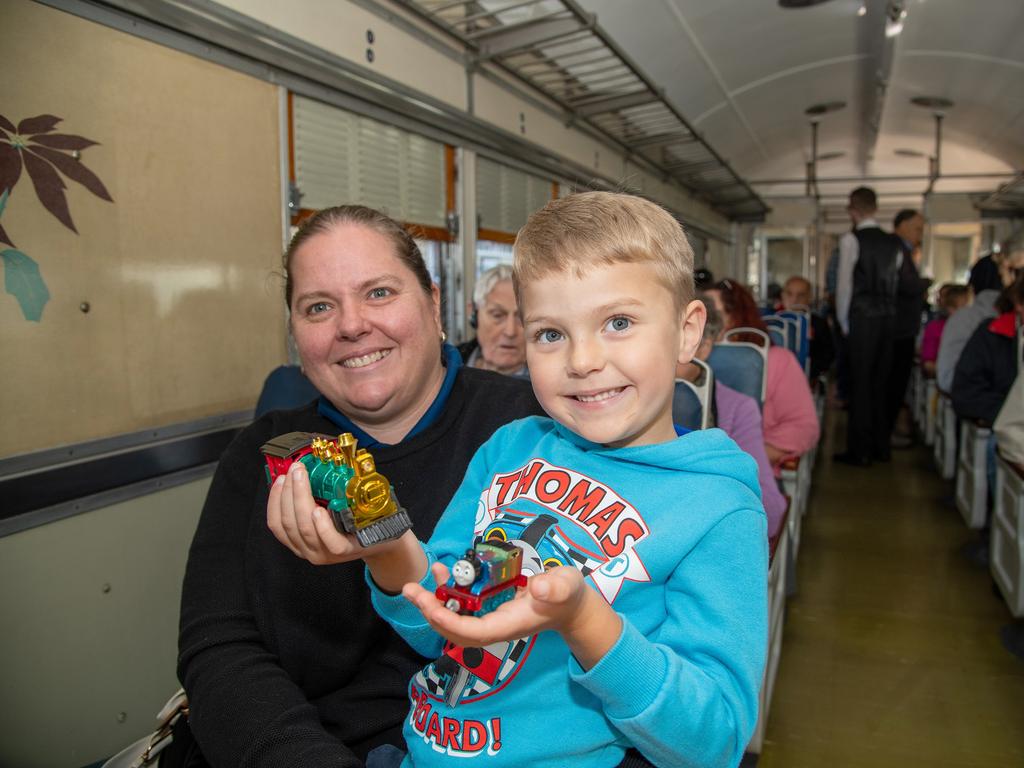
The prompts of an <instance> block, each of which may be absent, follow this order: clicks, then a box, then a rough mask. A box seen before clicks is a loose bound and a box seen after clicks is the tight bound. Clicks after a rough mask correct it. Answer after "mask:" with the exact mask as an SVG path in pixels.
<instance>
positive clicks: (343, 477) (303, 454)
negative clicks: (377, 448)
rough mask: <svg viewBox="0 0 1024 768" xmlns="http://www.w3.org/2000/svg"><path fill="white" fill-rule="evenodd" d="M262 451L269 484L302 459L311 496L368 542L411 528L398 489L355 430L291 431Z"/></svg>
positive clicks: (342, 526) (337, 525)
mask: <svg viewBox="0 0 1024 768" xmlns="http://www.w3.org/2000/svg"><path fill="white" fill-rule="evenodd" d="M260 450H261V451H262V452H263V455H264V458H266V461H267V467H266V470H267V482H268V483H270V484H273V482H274V481H275V480H276V479H277V478H278V477H280V476H281V475H283V474H285V473H286V472H287V471H288V467H290V466H291V465H292V464H294V463H295V462H300V463H301V464H303V465H304V466H305V467H306V474H307V475H309V487H310V490H312V492H313V499H314V500H315V501H316V503H317V504H319V505H320V506H321V507H324V508H325V509H327V511H328V512H330V513H331V519H332V520H333V521H334V527H335V528H337V529H338V530H339V531H340V532H342V533H352V534H355V537H356V539H358V541H359V543H360V544H362V545H363V546H364V547H368V546H370V545H372V544H377V543H379V542H381V541H387V540H388V539H397V538H398V537H399V536H401V535H402V534H403V533H405V532H406V531H407V530H409V528H411V527H412V523H410V522H409V515H408V513H406V511H405V509H404V508H403V507H402V506H401V505H400V504H399V503H398V500H397V499H396V498H395V490H394V488H392V487H391V484H390V483H389V482H388V480H387V478H385V477H384V476H383V475H382V474H380V473H379V472H377V468H376V465H375V464H374V461H373V456H371V455H370V452H369V451H367V450H365V449H361V450H357V449H356V438H355V436H354V435H352V434H351V433H349V432H345V433H344V434H342V435H340V436H339V437H338V439H337V440H332V439H331V438H329V437H328V436H327V435H317V434H314V433H312V432H289V433H288V434H286V435H281V436H280V437H276V438H274V439H273V440H270V441H269V442H267V443H265V444H264V445H263V446H262V447H261V448H260Z"/></svg>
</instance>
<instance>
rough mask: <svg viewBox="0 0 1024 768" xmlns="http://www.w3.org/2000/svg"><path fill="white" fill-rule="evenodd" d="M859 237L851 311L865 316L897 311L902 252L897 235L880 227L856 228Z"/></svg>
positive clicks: (855, 232) (892, 314) (890, 315)
mask: <svg viewBox="0 0 1024 768" xmlns="http://www.w3.org/2000/svg"><path fill="white" fill-rule="evenodd" d="M853 234H854V237H856V238H857V247H858V250H857V265H856V266H855V267H854V268H853V296H852V297H851V299H850V313H851V314H854V313H856V314H859V315H861V316H865V317H892V316H894V315H895V314H896V284H897V280H898V273H897V261H898V254H899V252H900V245H899V240H898V239H897V238H896V236H895V235H890V234H889V233H887V232H883V231H882V230H881V229H879V228H878V227H865V228H864V229H856V230H854V232H853Z"/></svg>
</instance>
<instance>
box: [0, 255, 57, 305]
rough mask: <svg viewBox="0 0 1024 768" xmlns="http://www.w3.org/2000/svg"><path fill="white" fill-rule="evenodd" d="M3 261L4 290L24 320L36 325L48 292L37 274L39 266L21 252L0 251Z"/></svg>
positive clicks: (47, 299) (48, 294)
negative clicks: (15, 300)
mask: <svg viewBox="0 0 1024 768" xmlns="http://www.w3.org/2000/svg"><path fill="white" fill-rule="evenodd" d="M0 258H2V259H3V261H4V289H5V290H6V291H7V292H8V293H9V294H11V295H12V296H14V298H16V299H17V300H18V304H19V305H20V306H21V314H22V315H24V316H25V319H26V320H31V321H33V322H36V323H38V322H39V320H40V318H41V317H42V316H43V307H45V306H46V302H48V301H49V300H50V291H49V290H48V289H47V287H46V283H44V282H43V278H42V275H40V274H39V265H38V264H36V263H35V261H33V260H32V259H31V258H30V257H29V256H26V255H25V254H24V253H22V252H21V251H16V250H14V249H13V248H8V249H7V250H5V251H0Z"/></svg>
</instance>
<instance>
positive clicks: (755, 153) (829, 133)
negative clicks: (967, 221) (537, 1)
mask: <svg viewBox="0 0 1024 768" xmlns="http://www.w3.org/2000/svg"><path fill="white" fill-rule="evenodd" d="M578 2H579V5H580V6H582V7H583V8H584V9H585V10H587V11H589V12H593V13H596V14H597V23H598V24H599V25H600V27H601V28H602V29H603V30H604V31H605V32H606V33H607V34H608V35H609V36H610V37H611V38H612V39H614V40H615V41H616V43H617V44H618V45H619V46H621V48H622V49H623V50H624V51H625V52H626V53H627V54H628V55H629V56H630V57H631V58H632V59H633V60H634V61H635V62H636V64H637V65H638V66H639V67H641V68H642V69H643V70H644V71H645V72H646V73H647V74H648V76H649V77H650V79H651V80H652V81H653V82H654V83H656V84H658V85H660V86H662V87H663V88H665V92H666V96H667V98H668V100H669V101H670V102H671V103H673V104H674V105H675V106H676V107H677V108H678V109H679V111H680V113H681V114H682V115H684V116H685V117H686V118H687V119H688V120H689V121H690V122H691V123H692V124H693V126H694V128H695V129H696V130H698V131H700V132H702V133H703V135H704V137H705V139H706V140H707V141H708V142H709V143H710V144H711V146H712V147H714V148H715V150H716V151H717V152H718V153H719V154H720V155H722V156H723V157H724V158H725V159H726V161H728V162H729V163H730V164H731V165H732V166H733V167H734V168H735V169H736V171H737V172H738V173H739V174H740V175H741V176H743V177H744V178H745V179H746V180H748V181H750V182H754V188H755V190H756V191H757V192H759V193H760V194H762V195H763V196H765V197H779V196H790V195H801V194H803V193H804V184H803V179H804V178H805V175H806V173H805V169H806V164H807V163H808V162H809V161H810V159H811V127H810V117H808V115H807V114H805V110H806V108H808V107H810V106H811V105H814V104H819V103H823V102H833V101H842V102H845V103H846V107H845V108H844V109H841V110H839V111H836V112H831V113H828V114H825V115H823V116H821V117H820V118H818V155H819V157H820V156H821V155H827V154H835V153H840V152H841V153H843V154H842V155H841V156H838V157H833V158H831V159H823V160H820V161H819V163H818V167H817V177H818V179H819V185H818V186H819V190H820V192H821V194H822V196H823V198H824V199H825V200H826V201H827V200H830V199H835V198H841V197H842V196H844V195H845V194H846V193H847V192H848V190H849V189H850V187H851V186H855V185H856V183H857V181H858V180H860V179H864V178H868V179H872V180H873V181H872V184H873V185H874V186H875V187H876V189H877V190H878V191H879V193H880V194H882V195H885V196H887V197H889V198H890V199H897V198H908V199H911V198H915V197H916V198H919V197H920V195H921V194H922V193H923V192H924V191H925V190H926V189H927V187H928V179H927V176H928V173H929V156H931V155H934V154H935V145H936V120H935V118H934V116H933V110H932V109H928V108H921V107H918V106H915V105H913V104H911V101H910V99H911V98H913V97H915V96H937V97H942V98H945V99H949V100H951V101H952V102H953V106H952V107H950V108H948V109H946V110H944V116H943V118H942V125H941V131H942V144H941V162H940V169H941V173H942V177H940V179H939V180H938V182H937V183H936V184H935V186H934V189H935V191H937V192H950V191H958V192H972V191H991V190H995V189H996V188H997V187H998V186H999V185H1000V184H1002V183H1004V182H1006V181H1008V180H1009V179H1010V178H1011V177H1012V176H1013V174H1014V173H1015V172H1019V171H1020V170H1021V169H1022V168H1024V87H1022V86H1021V82H1022V80H1024V2H1021V0H979V2H974V3H968V2H963V0H901V1H900V2H897V0H865V2H861V0H829V1H828V2H824V3H821V4H818V5H813V6H810V7H806V8H795V9H788V8H782V7H780V5H779V4H778V3H777V2H772V1H771V0H759V2H757V3H753V2H750V0H644V2H642V3H637V2H628V3H627V2H621V0H578ZM894 4H896V6H897V10H898V9H899V8H900V7H902V9H903V10H905V12H906V15H905V17H904V18H903V20H902V21H903V30H902V33H901V34H899V35H897V36H895V37H887V36H886V24H887V12H888V11H889V9H890V8H891V7H892V6H893V5H894ZM861 6H864V12H863V13H862V14H860V13H858V10H859V9H860V8H861ZM897 150H899V152H897ZM969 174H970V175H972V176H970V177H968V175H969ZM975 174H977V175H975ZM1000 174H1001V176H1000ZM892 176H900V177H904V176H917V177H920V178H918V179H900V180H892V181H882V180H878V181H874V179H878V178H879V177H892ZM828 178H835V179H840V181H835V182H827V181H823V179H828ZM773 180H786V182H787V183H777V182H776V183H769V182H772V181H773Z"/></svg>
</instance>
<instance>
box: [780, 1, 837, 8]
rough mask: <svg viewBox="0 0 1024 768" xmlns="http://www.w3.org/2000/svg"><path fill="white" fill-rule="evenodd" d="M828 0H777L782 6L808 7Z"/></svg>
mask: <svg viewBox="0 0 1024 768" xmlns="http://www.w3.org/2000/svg"><path fill="white" fill-rule="evenodd" d="M827 2H828V0H779V5H781V6H782V7H783V8H810V7H811V6H812V5H821V4H822V3H827Z"/></svg>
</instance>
